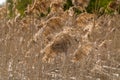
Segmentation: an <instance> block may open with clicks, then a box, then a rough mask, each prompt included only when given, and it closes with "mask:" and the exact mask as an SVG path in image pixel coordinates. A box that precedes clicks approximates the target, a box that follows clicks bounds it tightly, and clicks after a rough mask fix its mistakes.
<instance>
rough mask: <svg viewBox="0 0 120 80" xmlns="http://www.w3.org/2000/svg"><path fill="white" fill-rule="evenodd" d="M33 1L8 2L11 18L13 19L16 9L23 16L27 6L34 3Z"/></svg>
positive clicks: (11, 0) (18, 0) (12, 0)
mask: <svg viewBox="0 0 120 80" xmlns="http://www.w3.org/2000/svg"><path fill="white" fill-rule="evenodd" d="M32 1H33V0H17V1H16V2H14V0H7V3H8V4H9V5H8V10H9V16H10V17H12V16H13V15H15V14H14V12H15V9H17V10H18V12H19V13H20V14H21V15H22V16H23V15H24V11H25V10H26V8H27V6H28V5H29V4H31V3H32Z"/></svg>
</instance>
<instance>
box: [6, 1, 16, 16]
mask: <svg viewBox="0 0 120 80" xmlns="http://www.w3.org/2000/svg"><path fill="white" fill-rule="evenodd" d="M7 3H8V11H9V16H10V17H11V16H13V12H14V11H13V0H7Z"/></svg>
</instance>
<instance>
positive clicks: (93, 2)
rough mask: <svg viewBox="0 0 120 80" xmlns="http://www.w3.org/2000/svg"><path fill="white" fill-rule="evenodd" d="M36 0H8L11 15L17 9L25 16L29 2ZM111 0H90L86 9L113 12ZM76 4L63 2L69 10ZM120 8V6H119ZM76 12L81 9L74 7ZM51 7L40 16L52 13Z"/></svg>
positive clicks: (88, 10)
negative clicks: (110, 6) (109, 6)
mask: <svg viewBox="0 0 120 80" xmlns="http://www.w3.org/2000/svg"><path fill="white" fill-rule="evenodd" d="M33 1H34V0H16V2H15V0H7V3H9V5H8V10H9V15H10V16H14V15H15V9H16V10H17V11H18V12H19V13H20V14H21V16H24V12H25V10H26V8H27V6H28V5H29V4H31V3H32V2H33ZM111 1H114V0H90V3H89V5H88V7H87V8H86V11H87V12H88V13H96V14H104V13H108V14H111V13H113V12H114V11H112V10H110V9H109V8H108V5H109V3H110V2H111ZM72 6H74V5H73V3H72V0H66V2H65V3H64V4H63V9H64V11H65V10H68V9H69V8H70V7H72ZM119 9H120V8H119ZM74 10H75V13H76V14H80V13H81V11H80V10H79V9H77V8H75V9H74ZM50 11H51V10H50V8H48V10H47V13H46V14H44V13H40V14H39V16H40V17H44V16H46V15H47V14H49V13H50Z"/></svg>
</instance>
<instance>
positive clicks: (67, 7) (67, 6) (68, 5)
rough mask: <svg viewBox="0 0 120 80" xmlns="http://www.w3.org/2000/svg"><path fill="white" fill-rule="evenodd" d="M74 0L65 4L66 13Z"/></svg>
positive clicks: (67, 0) (68, 0)
mask: <svg viewBox="0 0 120 80" xmlns="http://www.w3.org/2000/svg"><path fill="white" fill-rule="evenodd" d="M72 6H73V4H72V0H66V3H65V4H64V11H65V10H67V9H69V8H70V7H72Z"/></svg>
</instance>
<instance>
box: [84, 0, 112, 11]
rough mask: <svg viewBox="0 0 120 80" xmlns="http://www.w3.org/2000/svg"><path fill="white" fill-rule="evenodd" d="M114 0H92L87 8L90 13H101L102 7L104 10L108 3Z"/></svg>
mask: <svg viewBox="0 0 120 80" xmlns="http://www.w3.org/2000/svg"><path fill="white" fill-rule="evenodd" d="M111 1H113V0H104V1H103V0H90V3H89V5H88V7H87V8H86V10H87V12H88V13H99V10H100V9H101V8H102V9H103V12H105V11H106V10H108V9H107V6H108V4H109V3H110V2H111Z"/></svg>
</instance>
